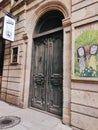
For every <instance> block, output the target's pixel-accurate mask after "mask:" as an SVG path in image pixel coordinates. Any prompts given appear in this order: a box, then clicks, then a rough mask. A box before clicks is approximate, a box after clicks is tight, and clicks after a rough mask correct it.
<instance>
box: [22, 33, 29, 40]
mask: <svg viewBox="0 0 98 130" xmlns="http://www.w3.org/2000/svg"><path fill="white" fill-rule="evenodd" d="M22 38H23V40H24V41H25V40H27V39H28V36H27V33H25V34H23V37H22Z"/></svg>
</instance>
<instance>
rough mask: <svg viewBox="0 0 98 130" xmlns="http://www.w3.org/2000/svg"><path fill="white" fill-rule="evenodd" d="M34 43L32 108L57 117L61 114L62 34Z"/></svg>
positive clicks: (49, 36)
mask: <svg viewBox="0 0 98 130" xmlns="http://www.w3.org/2000/svg"><path fill="white" fill-rule="evenodd" d="M34 43H35V61H34V71H33V72H34V73H33V77H34V78H33V84H34V85H33V95H32V106H34V107H36V108H39V109H42V110H44V111H48V112H51V113H54V114H57V115H61V112H62V72H63V70H62V67H63V63H62V61H63V60H62V57H63V44H62V32H56V33H53V34H50V35H47V36H43V37H41V38H37V39H35V41H34Z"/></svg>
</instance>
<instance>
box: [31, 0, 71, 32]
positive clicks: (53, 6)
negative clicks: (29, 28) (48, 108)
mask: <svg viewBox="0 0 98 130" xmlns="http://www.w3.org/2000/svg"><path fill="white" fill-rule="evenodd" d="M52 10H58V11H60V12H61V13H62V14H63V15H64V19H65V18H67V17H69V13H68V9H67V7H66V6H65V5H64V4H63V3H61V2H59V1H55V0H54V1H49V2H46V3H44V4H42V5H41V6H40V7H39V8H37V10H36V11H35V17H34V18H35V23H36V24H37V22H38V20H39V18H40V17H41V16H43V15H44V14H45V13H46V12H48V11H52ZM33 20H34V19H33ZM33 23H34V22H33ZM36 24H35V27H36ZM34 30H35V28H34ZM34 30H33V32H34Z"/></svg>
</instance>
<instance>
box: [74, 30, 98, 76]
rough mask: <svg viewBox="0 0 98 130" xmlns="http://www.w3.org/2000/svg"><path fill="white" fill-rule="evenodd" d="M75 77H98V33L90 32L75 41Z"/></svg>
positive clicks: (84, 33) (95, 31)
mask: <svg viewBox="0 0 98 130" xmlns="http://www.w3.org/2000/svg"><path fill="white" fill-rule="evenodd" d="M74 63H75V65H74V66H75V67H74V74H75V77H98V31H97V30H88V31H85V32H83V33H82V34H80V35H79V36H78V37H77V38H76V40H75V62H74Z"/></svg>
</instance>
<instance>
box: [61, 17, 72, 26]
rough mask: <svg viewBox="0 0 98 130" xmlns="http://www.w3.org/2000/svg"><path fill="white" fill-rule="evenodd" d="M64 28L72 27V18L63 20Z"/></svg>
mask: <svg viewBox="0 0 98 130" xmlns="http://www.w3.org/2000/svg"><path fill="white" fill-rule="evenodd" d="M62 24H63V27H67V26H71V19H70V17H67V18H65V19H63V20H62Z"/></svg>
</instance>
